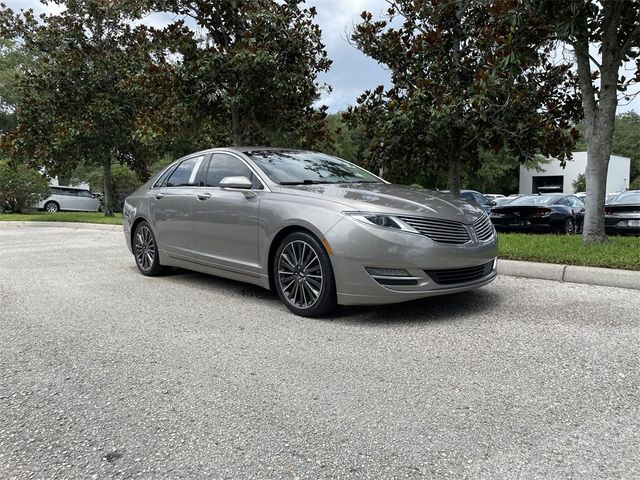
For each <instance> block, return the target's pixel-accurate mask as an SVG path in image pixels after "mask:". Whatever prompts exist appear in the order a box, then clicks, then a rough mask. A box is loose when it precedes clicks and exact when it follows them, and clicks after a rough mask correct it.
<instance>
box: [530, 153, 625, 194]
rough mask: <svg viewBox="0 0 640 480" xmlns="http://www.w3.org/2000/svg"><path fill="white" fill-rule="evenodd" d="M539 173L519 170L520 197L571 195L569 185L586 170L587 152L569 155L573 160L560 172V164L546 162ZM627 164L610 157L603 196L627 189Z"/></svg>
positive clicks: (558, 162)
mask: <svg viewBox="0 0 640 480" xmlns="http://www.w3.org/2000/svg"><path fill="white" fill-rule="evenodd" d="M540 169H541V170H540V171H537V170H535V169H530V168H526V167H524V166H521V167H520V193H521V194H528V193H550V192H563V193H574V192H573V186H572V185H571V184H572V183H573V181H574V180H575V179H576V178H578V175H580V174H583V175H584V173H585V171H586V170H587V152H573V159H572V160H570V161H568V162H567V164H566V166H565V167H564V168H562V166H561V165H560V161H558V160H556V159H555V158H551V159H549V162H548V163H546V164H542V165H540ZM630 173H631V160H630V159H629V158H627V157H620V156H618V155H611V158H610V159H609V171H608V172H607V193H613V192H623V191H625V190H627V189H628V188H629V180H630V179H629V176H630Z"/></svg>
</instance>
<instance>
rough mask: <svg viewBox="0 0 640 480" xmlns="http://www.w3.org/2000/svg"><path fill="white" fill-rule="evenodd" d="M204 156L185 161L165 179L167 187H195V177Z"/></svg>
mask: <svg viewBox="0 0 640 480" xmlns="http://www.w3.org/2000/svg"><path fill="white" fill-rule="evenodd" d="M203 159H204V155H201V156H199V157H192V158H188V159H186V160H185V161H184V162H182V163H181V164H180V165H178V168H176V169H175V170H174V171H173V173H172V174H171V176H169V178H168V179H167V183H166V186H167V187H193V186H195V185H196V176H197V174H198V170H199V169H200V164H201V163H202V160H203Z"/></svg>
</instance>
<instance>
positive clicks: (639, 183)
mask: <svg viewBox="0 0 640 480" xmlns="http://www.w3.org/2000/svg"><path fill="white" fill-rule="evenodd" d="M629 190H640V177H636V178H635V179H634V180H632V181H631V182H630V183H629Z"/></svg>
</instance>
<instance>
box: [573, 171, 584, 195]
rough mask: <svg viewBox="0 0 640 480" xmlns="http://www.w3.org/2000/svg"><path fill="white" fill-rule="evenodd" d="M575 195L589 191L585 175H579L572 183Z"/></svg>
mask: <svg viewBox="0 0 640 480" xmlns="http://www.w3.org/2000/svg"><path fill="white" fill-rule="evenodd" d="M571 188H573V193H578V192H584V191H585V190H586V189H587V179H586V178H585V176H584V174H583V173H579V174H578V176H577V177H576V179H575V180H574V181H573V182H571Z"/></svg>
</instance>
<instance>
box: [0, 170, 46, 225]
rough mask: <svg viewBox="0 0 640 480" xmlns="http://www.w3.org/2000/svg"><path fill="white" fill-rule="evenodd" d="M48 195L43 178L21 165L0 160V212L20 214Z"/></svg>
mask: <svg viewBox="0 0 640 480" xmlns="http://www.w3.org/2000/svg"><path fill="white" fill-rule="evenodd" d="M48 195H49V186H48V184H47V181H46V180H45V178H44V177H43V176H42V175H40V173H38V172H36V171H35V170H34V169H32V168H29V167H27V166H26V165H24V164H22V163H9V162H7V161H6V160H0V211H4V210H9V211H11V212H14V213H21V212H22V211H23V210H24V209H26V208H29V207H32V206H34V205H35V204H37V203H38V202H39V201H40V200H43V199H44V198H46V197H47V196H48Z"/></svg>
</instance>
